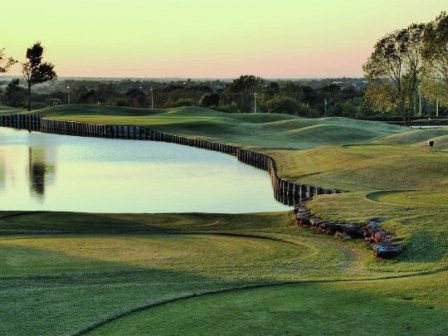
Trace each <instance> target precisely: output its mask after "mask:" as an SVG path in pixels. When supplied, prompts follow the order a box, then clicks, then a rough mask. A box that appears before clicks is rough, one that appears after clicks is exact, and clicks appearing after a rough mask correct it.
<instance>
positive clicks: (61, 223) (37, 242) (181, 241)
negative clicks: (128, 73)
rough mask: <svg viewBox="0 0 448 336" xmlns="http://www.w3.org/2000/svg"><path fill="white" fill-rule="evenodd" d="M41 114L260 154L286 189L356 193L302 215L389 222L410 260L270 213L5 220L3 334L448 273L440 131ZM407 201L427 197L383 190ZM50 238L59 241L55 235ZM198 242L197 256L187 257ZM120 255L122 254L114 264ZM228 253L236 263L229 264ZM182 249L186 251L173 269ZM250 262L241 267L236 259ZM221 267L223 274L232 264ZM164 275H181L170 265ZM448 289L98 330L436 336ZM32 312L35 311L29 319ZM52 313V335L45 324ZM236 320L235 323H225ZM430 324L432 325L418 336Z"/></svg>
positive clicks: (396, 290) (318, 300) (301, 301)
mask: <svg viewBox="0 0 448 336" xmlns="http://www.w3.org/2000/svg"><path fill="white" fill-rule="evenodd" d="M41 112H44V113H45V114H46V115H47V116H48V117H54V118H62V119H69V120H86V121H94V122H105V123H106V122H107V123H111V124H134V125H140V126H142V125H146V126H149V127H152V128H156V129H159V130H164V131H167V132H172V133H175V134H181V135H187V136H193V137H204V138H210V139H214V140H216V141H221V142H228V143H235V144H242V145H245V146H249V147H254V148H256V149H257V150H260V151H265V152H267V153H269V154H270V155H272V156H274V157H275V158H276V160H277V162H278V163H279V169H280V172H281V174H282V175H283V176H285V177H287V178H289V179H291V180H300V181H305V182H308V183H314V184H319V185H322V186H328V187H339V188H344V189H349V190H352V191H353V192H351V193H346V194H340V195H327V196H320V197H317V198H315V199H314V200H313V201H312V202H310V207H311V208H312V210H313V211H314V212H316V213H318V214H320V215H322V216H325V217H329V218H333V219H336V220H348V221H350V222H356V223H359V222H362V221H364V220H365V219H366V218H368V217H373V216H382V217H385V218H386V219H387V220H386V222H385V223H384V225H385V226H386V227H387V229H389V230H390V231H393V232H394V233H395V234H396V235H397V236H398V237H399V238H400V239H402V240H403V241H404V244H405V252H404V253H403V255H402V256H400V258H399V259H398V260H394V261H385V262H377V261H375V260H374V259H373V257H372V256H371V253H370V252H369V251H368V248H367V247H366V245H365V244H363V243H361V242H358V243H356V242H350V243H343V242H339V241H337V240H333V239H331V238H328V237H325V236H319V235H314V234H311V233H309V232H307V231H304V230H297V229H295V228H292V227H291V217H288V216H287V215H282V216H280V215H278V214H266V215H262V214H260V215H241V216H231V215H228V216H226V215H200V214H197V215H194V214H193V215H153V216H150V215H147V216H140V217H139V216H136V215H135V216H134V215H109V216H108V215H82V214H69V215H68V214H41V215H33V216H23V217H10V218H9V219H4V220H0V222H1V224H0V230H1V231H0V232H1V233H2V234H3V239H2V241H1V244H2V245H3V248H2V250H1V251H2V253H4V254H3V256H2V257H3V259H2V260H9V268H6V269H7V271H6V272H5V273H4V274H3V276H4V278H3V279H2V282H1V283H2V288H3V291H2V292H1V293H0V295H1V296H2V297H4V298H5V299H8V300H5V301H8V302H9V303H8V304H7V305H5V306H4V307H3V312H2V314H7V315H6V316H7V317H8V318H7V319H5V320H6V321H8V322H7V323H6V324H5V325H4V326H3V327H4V330H9V331H11V330H12V331H13V332H11V334H14V333H17V334H20V333H21V332H20V331H23V330H27V331H30V330H33V331H34V330H39V331H42V333H52V332H55V331H57V332H55V333H58V334H60V333H70V332H74V331H76V330H80V329H82V328H83V327H86V326H88V325H90V324H91V323H94V322H98V321H101V320H102V319H104V318H107V317H110V316H113V315H114V314H119V313H120V312H121V313H123V312H125V311H126V310H128V309H133V308H135V307H138V306H141V305H145V304H148V303H151V302H155V301H158V300H163V299H166V298H171V297H177V296H182V295H185V294H191V293H192V292H195V293H197V292H201V291H207V290H210V289H215V288H228V287H232V286H239V285H241V284H247V283H260V282H263V283H264V282H266V281H291V280H293V281H297V280H303V279H338V278H339V279H340V278H344V277H348V278H350V279H353V278H360V277H362V278H366V277H378V276H384V275H389V276H396V275H400V274H407V273H409V272H420V271H425V272H428V271H429V272H433V271H435V270H443V269H446V267H447V265H448V256H447V251H448V243H447V242H448V238H447V237H448V234H447V233H448V228H447V226H446V224H445V223H446V222H447V219H448V210H447V208H446V206H445V204H444V203H443V202H441V201H438V199H444V198H446V197H447V193H446V186H447V182H448V177H447V174H446V169H445V167H446V164H447V163H448V162H447V156H446V155H448V153H446V152H445V151H444V150H445V149H446V147H444V146H446V142H444V141H445V139H446V136H448V131H444V130H439V131H437V132H436V133H434V132H433V131H429V130H426V131H425V130H422V131H420V130H419V131H410V132H408V131H406V129H404V128H399V127H395V126H389V125H385V124H381V123H371V122H362V121H354V120H348V119H343V118H326V119H314V120H309V119H303V118H297V117H294V116H288V115H269V114H257V115H254V114H224V113H219V112H215V111H211V110H205V109H200V108H177V109H171V110H154V111H151V110H140V109H129V108H111V107H97V106H80V107H79V106H68V107H57V108H51V109H48V110H43V111H41ZM433 138H436V150H434V151H433V152H429V151H428V150H427V149H426V142H427V140H428V139H433ZM349 144H356V145H349ZM403 189H405V190H422V191H421V192H420V193H417V194H415V196H414V197H415V198H411V199H409V194H407V193H391V192H388V191H389V190H403ZM433 190H436V191H438V194H437V197H434V195H431V194H430V193H429V192H430V191H433ZM412 195H413V194H412ZM412 195H411V196H412ZM406 196H407V197H408V198H407V200H406ZM55 230H57V231H60V230H62V231H63V233H59V234H58V235H55ZM160 230H162V231H163V232H165V235H166V231H167V230H169V231H170V232H171V233H173V232H172V231H173V230H174V232H177V231H179V230H180V231H187V232H189V231H191V230H193V231H201V232H202V231H206V232H207V233H208V234H209V235H207V236H203V237H204V238H205V237H206V239H205V240H204V239H200V238H199V237H195V238H194V239H193V238H191V237H184V236H179V235H176V236H169V237H166V236H161V235H160V232H159V235H157V236H154V234H155V233H156V232H157V231H160ZM224 230H225V231H229V230H230V231H231V232H232V233H238V234H246V235H247V234H256V235H260V234H261V235H269V236H272V237H277V238H278V237H281V238H284V239H287V240H293V241H294V242H296V243H298V244H299V246H297V248H296V249H291V247H290V246H288V247H282V248H281V249H279V250H278V251H277V247H276V248H272V247H271V246H272V245H270V244H272V243H271V242H265V241H263V243H261V242H258V241H256V242H255V241H254V239H253V238H247V240H246V238H245V239H243V238H238V239H239V240H238V239H235V238H234V239H228V237H227V238H226V239H223V237H214V236H210V233H213V232H222V231H224ZM35 234H39V236H38V237H35V236H34V235H35ZM43 234H45V235H48V236H43ZM69 234H70V235H69ZM93 234H95V235H94V236H92V235H93ZM110 234H114V235H118V236H119V237H115V236H110ZM136 234H138V236H136ZM5 235H7V236H5ZM31 237H32V239H30V238H31ZM215 238H218V239H216V240H215ZM160 239H163V240H165V239H166V241H169V242H170V244H169V245H170V246H171V247H172V249H171V248H168V249H164V248H163V246H162V248H161V249H160V253H158V250H154V248H153V246H159V247H160V246H161V245H158V244H159V243H160ZM241 239H242V241H241ZM126 241H129V245H128V244H126V243H125V242H126ZM204 241H206V242H207V243H206V244H205V245H204ZM198 242H200V243H199V245H198V246H199V249H195V245H196V244H198ZM264 243H267V244H264ZM162 245H163V244H162ZM114 246H119V247H120V248H121V250H122V251H121V252H120V253H115V249H114ZM222 246H225V247H224V248H219V247H222ZM217 247H218V248H217ZM233 247H235V249H236V251H240V253H236V254H235V253H233ZM184 250H188V251H192V253H193V254H192V255H190V256H184V255H182V254H180V255H181V257H179V253H180V252H182V251H184ZM223 251H224V253H225V255H226V257H225V258H222V257H223V256H222V253H223ZM195 253H196V254H195ZM246 253H247V254H248V255H249V256H251V257H249V258H248V259H245V257H244V256H245V255H246ZM136 254H138V256H141V257H137V256H136ZM30 255H34V256H35V259H32V261H34V263H33V262H31V261H30V260H28V258H30ZM148 256H149V257H148ZM151 256H152V257H151ZM227 258H230V259H232V264H227ZM215 259H216V261H215ZM46 260H55V262H54V263H46V262H45V261H46ZM252 260H253V265H252V263H251V261H252ZM263 260H264V261H265V262H263ZM218 261H219V262H218ZM170 262H173V263H174V265H176V267H175V268H176V269H173V268H170V267H168V266H167V265H169V264H170ZM184 262H185V263H184ZM20 265H23V266H22V267H21V266H20ZM33 265H34V267H33ZM177 270H179V271H177ZM190 270H193V271H190ZM49 279H52V280H51V281H49ZM44 284H45V285H44ZM432 284H438V286H433V285H432ZM446 284H447V281H446V273H444V272H441V273H435V274H432V275H430V276H416V277H412V278H407V279H395V280H383V282H373V281H363V282H357V283H345V282H341V283H328V284H322V283H319V284H308V285H306V287H304V286H303V285H293V286H289V287H287V286H284V287H276V288H269V289H257V290H250V291H244V292H238V293H235V294H231V293H229V294H222V295H216V296H210V297H204V298H200V299H199V298H197V299H190V300H185V301H182V302H178V303H173V304H172V305H167V306H165V307H160V308H157V309H155V310H152V309H151V310H147V311H143V312H142V313H139V314H136V315H130V317H129V318H123V319H119V320H117V321H116V322H114V323H112V324H110V325H108V326H105V329H98V332H99V333H102V334H110V333H112V332H114V333H117V334H126V333H129V332H131V333H135V334H146V333H148V332H151V333H152V332H154V334H170V333H171V334H179V333H180V331H182V332H185V331H188V332H190V334H209V333H210V330H211V329H213V330H214V333H218V334H226V333H227V334H229V333H230V334H247V333H253V332H257V333H260V334H282V333H283V334H288V333H289V334H291V333H292V334H322V333H324V334H337V333H341V334H347V333H348V332H349V331H351V330H356V331H357V332H356V334H398V333H405V334H422V333H425V334H446V329H447V325H446V322H445V321H446V320H447V319H446V317H448V314H447V310H446V302H447V297H446V292H447V289H448V288H447V285H446ZM430 285H431V288H428V286H430ZM11 298H12V300H11ZM262 298H265V299H262ZM42 300H43V301H42ZM2 301H4V300H2ZM73 302H76V303H77V305H73ZM341 302H343V304H342V305H341ZM36 307H40V309H39V310H38V312H36V311H37V309H36ZM372 307H375V308H372ZM190 311H193V312H195V314H194V315H195V316H191V315H189V312H190ZM19 312H21V313H22V314H25V317H26V318H25V319H23V320H22V319H21V320H20V321H22V322H19V321H18V320H17V317H18V316H19ZM57 312H59V314H57ZM207 312H210V314H207ZM173 314H175V315H173ZM204 314H206V315H205V316H207V320H206V321H205V318H204ZM328 314H329V315H328ZM55 315H56V316H57V318H55V319H53V324H51V325H49V324H48V323H46V322H44V321H42V319H45V318H48V316H55ZM242 315H243V316H245V319H243V322H241V323H240V322H238V323H235V321H236V320H241V318H240V317H241V316H242ZM167 316H168V318H167ZM173 316H176V318H173ZM304 317H305V319H304ZM198 320H199V321H201V323H200V324H199V325H198V322H197V321H198ZM341 320H342V321H344V322H343V323H342V326H341ZM195 321H196V322H195ZM307 321H310V322H309V323H308V322H307ZM276 322H279V323H276ZM370 322H371V323H370ZM371 324H373V327H370V325H371ZM429 324H432V325H433V326H434V325H436V326H437V328H435V327H432V328H431V330H428V325H429ZM148 326H150V327H148ZM215 326H219V327H218V328H215ZM322 328H323V330H324V331H323V330H322Z"/></svg>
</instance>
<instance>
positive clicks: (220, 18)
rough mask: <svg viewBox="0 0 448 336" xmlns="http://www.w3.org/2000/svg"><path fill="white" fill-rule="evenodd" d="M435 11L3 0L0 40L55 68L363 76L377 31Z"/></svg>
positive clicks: (355, 5)
mask: <svg viewBox="0 0 448 336" xmlns="http://www.w3.org/2000/svg"><path fill="white" fill-rule="evenodd" d="M442 10H448V2H447V0H39V1H36V0H21V1H8V2H4V3H2V5H1V11H2V18H1V20H0V32H1V34H0V48H6V52H7V54H8V55H9V56H13V57H14V58H16V59H18V60H19V61H24V55H25V51H26V48H27V47H29V46H31V45H32V44H33V43H34V42H36V41H41V42H42V44H43V45H44V47H45V56H44V57H45V59H46V60H48V61H50V62H52V63H53V64H55V69H56V72H57V73H58V75H59V77H148V78H161V77H182V78H235V77H237V76H239V75H242V74H254V75H258V76H262V77H265V78H319V77H343V76H346V77H360V76H362V68H361V67H362V64H363V63H364V62H365V61H366V59H367V57H368V56H369V54H370V53H371V51H372V48H373V45H374V44H375V42H376V41H377V40H378V39H379V38H381V37H382V36H383V35H385V34H387V33H389V32H392V31H393V30H395V29H400V28H404V27H406V26H408V25H409V24H411V23H413V22H428V21H431V20H432V19H434V18H435V17H436V16H437V15H438V14H440V12H441V11H442ZM19 73H20V67H19V66H18V65H17V66H15V67H14V68H13V69H12V70H11V71H10V74H19Z"/></svg>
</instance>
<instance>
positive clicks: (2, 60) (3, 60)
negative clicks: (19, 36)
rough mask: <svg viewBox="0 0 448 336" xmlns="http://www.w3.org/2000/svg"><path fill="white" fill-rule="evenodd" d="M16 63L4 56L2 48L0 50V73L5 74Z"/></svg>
mask: <svg viewBox="0 0 448 336" xmlns="http://www.w3.org/2000/svg"><path fill="white" fill-rule="evenodd" d="M16 63H17V61H16V60H15V59H14V58H12V57H6V56H5V49H4V48H0V73H5V72H6V71H8V69H9V68H10V67H12V66H13V65H14V64H16Z"/></svg>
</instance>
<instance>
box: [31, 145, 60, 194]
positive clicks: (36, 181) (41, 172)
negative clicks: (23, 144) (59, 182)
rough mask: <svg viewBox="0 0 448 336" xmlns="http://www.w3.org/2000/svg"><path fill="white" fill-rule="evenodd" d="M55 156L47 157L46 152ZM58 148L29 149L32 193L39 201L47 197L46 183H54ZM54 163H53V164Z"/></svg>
mask: <svg viewBox="0 0 448 336" xmlns="http://www.w3.org/2000/svg"><path fill="white" fill-rule="evenodd" d="M48 151H50V152H53V153H51V154H53V155H46V154H47V153H46V152H48ZM54 158H56V148H54V147H50V149H46V148H45V147H38V148H34V147H29V148H28V176H29V187H30V193H31V194H32V195H33V196H34V197H35V198H36V199H38V200H41V201H42V199H43V197H44V196H45V185H46V183H52V182H53V177H54V173H55V162H54V161H53V160H54ZM52 161H53V162H52Z"/></svg>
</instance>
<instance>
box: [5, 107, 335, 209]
mask: <svg viewBox="0 0 448 336" xmlns="http://www.w3.org/2000/svg"><path fill="white" fill-rule="evenodd" d="M0 126H8V127H15V128H22V129H28V130H33V131H40V132H45V133H54V134H63V135H76V136H87V137H100V138H112V139H133V140H151V141H163V142H171V143H176V144H180V145H185V146H193V147H198V148H203V149H208V150H213V151H217V152H221V153H226V154H230V155H234V156H236V157H237V158H238V160H239V161H241V162H243V163H246V164H249V165H251V166H254V167H256V168H259V169H263V170H266V171H267V172H268V173H269V175H270V177H271V182H272V187H273V191H274V196H275V199H276V200H277V201H279V202H281V203H283V204H286V205H291V206H292V205H297V204H299V203H301V202H303V201H305V200H307V199H309V198H311V197H313V196H314V195H321V194H334V193H340V192H341V190H336V189H326V188H321V187H318V186H313V185H308V184H300V183H294V182H289V181H286V180H284V179H282V178H281V177H280V176H279V174H278V170H277V164H276V162H275V160H274V159H273V158H271V157H270V156H268V155H265V154H262V153H258V152H254V151H251V150H247V149H243V148H241V147H238V146H233V145H227V144H221V143H217V142H212V141H208V140H202V139H195V138H187V137H182V136H177V135H173V134H168V133H165V132H160V131H156V130H152V129H148V128H145V127H139V126H129V125H105V124H96V123H85V122H78V121H63V120H53V119H46V118H42V116H40V115H26V114H23V115H19V114H15V115H0Z"/></svg>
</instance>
